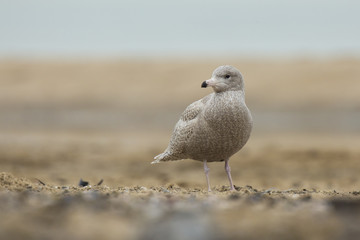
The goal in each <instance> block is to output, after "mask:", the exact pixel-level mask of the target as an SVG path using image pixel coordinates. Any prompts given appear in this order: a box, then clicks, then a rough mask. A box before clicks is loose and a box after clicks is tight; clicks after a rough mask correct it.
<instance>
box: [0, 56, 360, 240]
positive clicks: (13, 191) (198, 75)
mask: <svg viewBox="0 0 360 240" xmlns="http://www.w3.org/2000/svg"><path fill="white" fill-rule="evenodd" d="M226 63H230V64H233V65H235V66H237V67H238V68H239V69H240V70H241V71H242V72H243V74H244V76H245V83H246V89H247V105H248V106H249V108H250V109H251V110H252V112H253V115H254V121H255V125H254V132H253V135H252V136H251V138H250V141H249V143H248V144H247V145H246V147H245V148H244V149H243V150H242V151H240V152H239V153H237V154H236V155H234V156H233V157H232V159H231V160H230V165H231V167H232V175H233V180H234V183H235V186H236V189H237V191H235V192H230V191H229V188H228V182H227V178H226V173H225V171H224V166H223V163H211V164H209V167H210V177H211V178H210V179H211V183H212V186H213V192H212V193H210V194H209V193H207V192H206V191H205V190H206V182H205V176H204V173H203V168H202V164H201V163H199V162H195V161H191V160H184V161H178V162H171V163H164V164H157V165H150V162H151V161H152V158H153V156H155V155H156V154H158V153H160V152H162V150H164V149H165V148H166V146H167V143H168V140H169V138H170V135H171V132H172V128H173V126H174V124H175V122H176V121H177V119H178V117H179V115H180V113H181V112H182V111H183V110H184V108H185V107H186V106H187V105H188V104H189V103H191V102H193V101H194V100H196V99H199V98H201V97H203V96H204V95H206V94H208V93H210V91H208V89H206V90H204V89H201V88H200V84H201V82H202V81H203V80H205V79H207V78H209V77H210V74H211V72H212V70H213V69H214V68H215V67H216V66H218V65H220V64H223V63H222V62H221V61H219V62H215V61H213V62H211V61H192V62H191V63H189V62H184V61H183V62H182V61H160V60H157V61H150V60H143V61H135V60H134V61H110V60H109V61H104V62H99V61H82V62H76V61H72V62H71V61H49V62H44V61H37V62H36V61H35V62H27V61H2V62H0V83H1V88H0V100H1V101H0V131H1V133H0V171H1V172H2V173H0V203H1V204H0V205H1V207H0V208H1V213H2V218H1V220H0V235H1V236H0V238H1V239H24V238H27V239H49V238H51V239H64V238H69V239H99V238H102V239H186V238H188V239H264V238H266V239H289V238H291V239H358V237H359V235H360V231H359V228H358V227H357V226H359V224H360V218H359V217H358V216H359V213H360V192H359V191H360V177H359V172H360V164H359V160H360V150H359V149H360V148H359V142H360V132H359V124H358V122H359V121H358V120H359V109H360V98H358V96H359V93H360V90H359V89H360V86H359V84H360V82H359V81H358V79H359V77H360V68H359V66H360V61H358V60H354V59H335V60H306V59H305V60H304V59H302V60H289V61H286V60H232V61H231V62H226ZM81 178H82V179H83V180H86V181H89V182H90V186H85V187H79V186H78V183H79V180H80V179H81ZM101 179H102V180H103V182H102V184H101V185H98V186H97V185H96V184H97V183H99V181H100V180H101Z"/></svg>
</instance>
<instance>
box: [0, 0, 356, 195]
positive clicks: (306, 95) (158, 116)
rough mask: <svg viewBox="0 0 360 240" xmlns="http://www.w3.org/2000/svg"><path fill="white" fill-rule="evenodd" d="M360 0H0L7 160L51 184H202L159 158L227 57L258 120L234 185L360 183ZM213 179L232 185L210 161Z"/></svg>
mask: <svg viewBox="0 0 360 240" xmlns="http://www.w3.org/2000/svg"><path fill="white" fill-rule="evenodd" d="M359 9H360V3H359V1H355V0H353V1H352V0H346V1H340V0H330V1H322V0H317V1H310V0H305V1H304V0H303V1H283V0H273V1H250V0H245V1H235V0H225V1H201V0H199V1H188V0H185V1H178V2H169V1H164V0H154V1H150V2H149V1H127V0H122V1H112V0H105V1H96V0H87V1H83V0H78V1H70V0H62V1H46V0H33V1H24V0H12V1H6V0H0V32H1V36H0V86H1V87H0V168H1V171H7V172H11V173H14V174H17V175H20V176H26V177H36V178H40V179H43V180H44V181H48V182H52V183H55V184H76V183H77V181H78V180H79V179H80V177H82V178H85V179H87V180H90V182H95V181H98V180H99V179H104V181H105V184H108V185H110V186H119V185H122V186H125V185H130V186H135V185H141V186H152V185H159V184H166V183H176V184H178V185H180V186H183V187H188V186H189V187H194V186H196V187H204V186H205V178H204V176H203V171H202V166H201V164H200V163H198V162H194V161H180V162H174V163H167V164H158V165H155V166H154V165H150V162H151V161H152V158H153V156H155V155H156V154H158V153H160V152H162V151H163V150H164V149H165V148H166V146H167V144H168V141H169V139H170V136H171V132H172V129H173V126H174V125H175V123H176V122H177V120H178V118H179V116H180V114H181V112H182V111H183V110H184V109H185V107H186V106H187V105H189V104H190V103H192V102H193V101H195V100H197V99H199V98H201V97H203V96H205V95H207V94H209V93H211V89H201V88H200V84H201V82H202V81H204V80H206V79H208V78H209V77H210V76H211V73H212V71H213V70H214V69H215V68H216V67H217V66H219V65H224V64H231V65H234V66H235V67H237V68H238V69H239V70H240V71H241V72H242V73H243V75H244V78H245V84H246V101H247V105H248V107H249V108H250V110H251V111H252V113H253V117H254V130H253V134H252V137H251V139H250V141H249V143H248V144H247V146H246V147H245V148H244V149H243V150H242V151H241V152H240V153H238V154H236V155H235V156H234V157H233V159H232V161H231V164H232V169H233V175H234V181H235V184H237V185H253V186H255V187H257V188H269V187H272V188H280V189H287V188H292V187H309V188H318V187H321V188H323V189H334V188H335V189H342V190H351V189H354V188H356V187H357V188H359V186H360V178H359V177H358V173H359V170H360V169H359V168H360V167H359V164H358V161H359V158H360V152H359V140H360V124H359V122H360V98H359V95H360V59H359V57H360V31H359V30H358V23H359V22H360V15H359V14H358V11H359ZM210 167H211V169H212V172H211V174H212V179H213V180H212V181H213V183H214V184H218V185H222V184H227V180H226V177H225V173H224V171H223V166H222V165H221V166H220V164H219V163H213V164H211V165H210Z"/></svg>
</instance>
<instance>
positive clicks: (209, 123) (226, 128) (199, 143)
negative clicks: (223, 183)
mask: <svg viewBox="0 0 360 240" xmlns="http://www.w3.org/2000/svg"><path fill="white" fill-rule="evenodd" d="M201 87H202V88H206V87H212V88H213V90H214V92H213V93H211V94H209V95H207V96H205V97H204V98H202V99H200V100H198V101H196V102H193V103H192V104H190V105H189V106H188V107H187V108H186V109H185V111H184V112H183V113H182V114H181V116H180V119H179V121H178V122H177V123H176V125H175V128H174V131H173V133H172V136H171V139H170V143H169V145H168V147H167V148H166V150H165V151H164V152H163V153H161V154H159V155H157V156H156V157H154V159H155V160H154V161H153V162H152V164H153V163H160V162H166V161H174V160H181V159H193V160H197V161H202V162H203V163H204V171H205V176H206V182H207V187H208V191H209V192H210V191H211V187H210V179H209V167H208V166H207V163H208V162H222V161H225V171H226V173H227V176H228V179H229V182H230V190H232V191H233V190H235V188H234V184H233V181H232V178H231V173H230V165H229V159H230V157H231V156H232V155H234V154H235V153H236V152H238V151H239V150H240V149H241V148H242V147H243V146H244V145H245V144H246V142H247V141H248V139H249V137H250V133H251V130H252V125H253V123H252V117H251V113H250V110H249V109H248V108H247V106H246V104H245V89H244V80H243V77H242V75H241V73H240V71H239V70H237V69H236V68H235V67H233V66H229V65H225V66H220V67H218V68H216V69H215V70H214V72H213V74H212V77H211V78H210V79H208V80H206V81H204V82H202V84H201Z"/></svg>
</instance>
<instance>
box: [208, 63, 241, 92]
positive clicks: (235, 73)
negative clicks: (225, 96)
mask: <svg viewBox="0 0 360 240" xmlns="http://www.w3.org/2000/svg"><path fill="white" fill-rule="evenodd" d="M208 86H210V87H212V88H213V89H214V91H215V92H225V91H242V90H243V89H244V81H243V77H242V75H241V73H240V71H239V70H237V69H236V68H234V67H233V66H229V65H225V66H220V67H218V68H216V69H215V71H214V72H213V74H212V76H211V78H210V79H208V80H206V81H204V82H203V83H202V84H201V87H203V88H206V87H208Z"/></svg>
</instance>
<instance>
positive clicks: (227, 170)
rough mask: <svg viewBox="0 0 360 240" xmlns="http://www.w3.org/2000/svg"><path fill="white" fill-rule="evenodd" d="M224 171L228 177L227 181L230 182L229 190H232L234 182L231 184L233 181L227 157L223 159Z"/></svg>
mask: <svg viewBox="0 0 360 240" xmlns="http://www.w3.org/2000/svg"><path fill="white" fill-rule="evenodd" d="M225 171H226V173H227V176H228V179H229V182H230V190H231V191H234V190H235V188H234V184H233V181H232V178H231V173H230V171H231V169H230V165H229V159H226V160H225Z"/></svg>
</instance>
